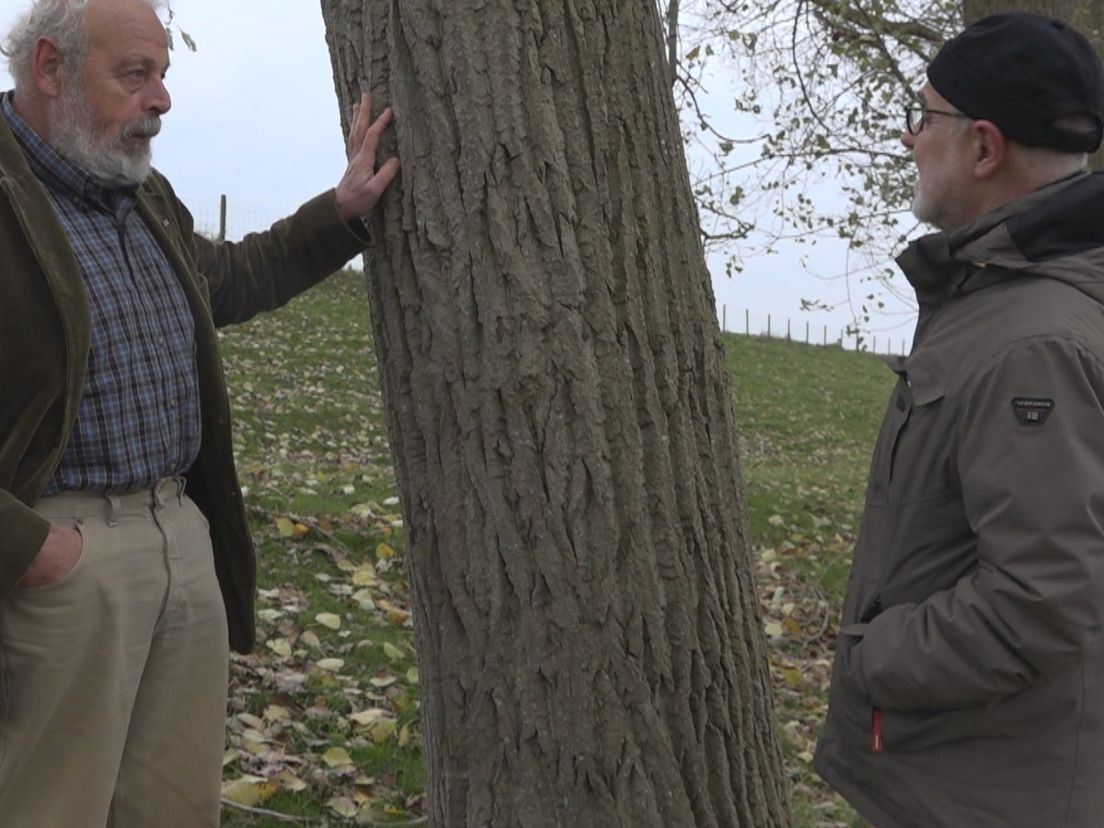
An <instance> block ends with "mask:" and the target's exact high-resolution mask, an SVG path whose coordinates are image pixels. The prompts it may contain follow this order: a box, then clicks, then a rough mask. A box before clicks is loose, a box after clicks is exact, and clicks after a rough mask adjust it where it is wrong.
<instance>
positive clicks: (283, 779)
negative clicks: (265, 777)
mask: <svg viewBox="0 0 1104 828" xmlns="http://www.w3.org/2000/svg"><path fill="white" fill-rule="evenodd" d="M272 781H274V782H276V783H277V784H279V786H280V787H281V788H282V789H283V790H285V791H291V792H292V793H298V792H299V791H305V790H306V789H307V783H306V782H304V781H303V780H302V779H300V778H299V777H298V776H296V775H295V774H294V773H292V772H291V771H289V770H286V769H285V770H282V771H280V772H279V773H278V774H276V775H275V776H274V777H272Z"/></svg>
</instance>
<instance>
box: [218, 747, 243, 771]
mask: <svg viewBox="0 0 1104 828" xmlns="http://www.w3.org/2000/svg"><path fill="white" fill-rule="evenodd" d="M240 758H241V754H240V753H239V752H238V751H236V750H235V749H234V748H228V749H227V751H226V752H225V753H224V754H222V766H223V767H224V768H225V767H226V766H227V765H232V764H234V763H235V762H237V761H238V760H239V759H240Z"/></svg>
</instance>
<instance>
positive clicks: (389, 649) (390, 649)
mask: <svg viewBox="0 0 1104 828" xmlns="http://www.w3.org/2000/svg"><path fill="white" fill-rule="evenodd" d="M383 654H384V655H385V656H387V657H388V658H389V659H391V660H392V661H402V660H403V659H405V658H406V654H405V653H404V652H403V651H402V650H400V649H399V648H398V647H396V646H395V645H394V644H392V643H391V642H390V641H385V642H384V643H383Z"/></svg>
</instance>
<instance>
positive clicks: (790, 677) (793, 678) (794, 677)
mask: <svg viewBox="0 0 1104 828" xmlns="http://www.w3.org/2000/svg"><path fill="white" fill-rule="evenodd" d="M782 678H783V679H785V681H786V684H788V685H789V686H790V687H797V686H798V685H800V684H801V672H800V671H799V670H795V669H793V668H792V667H791V668H789V669H788V670H783V671H782Z"/></svg>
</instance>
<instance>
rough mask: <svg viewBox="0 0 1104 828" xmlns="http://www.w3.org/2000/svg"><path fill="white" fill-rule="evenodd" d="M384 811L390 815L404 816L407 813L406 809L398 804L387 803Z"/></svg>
mask: <svg viewBox="0 0 1104 828" xmlns="http://www.w3.org/2000/svg"><path fill="white" fill-rule="evenodd" d="M383 812H384V813H385V814H387V815H388V816H402V815H403V814H405V813H406V811H404V810H403V809H402V808H400V807H399V806H398V805H385V806H384V808H383Z"/></svg>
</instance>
